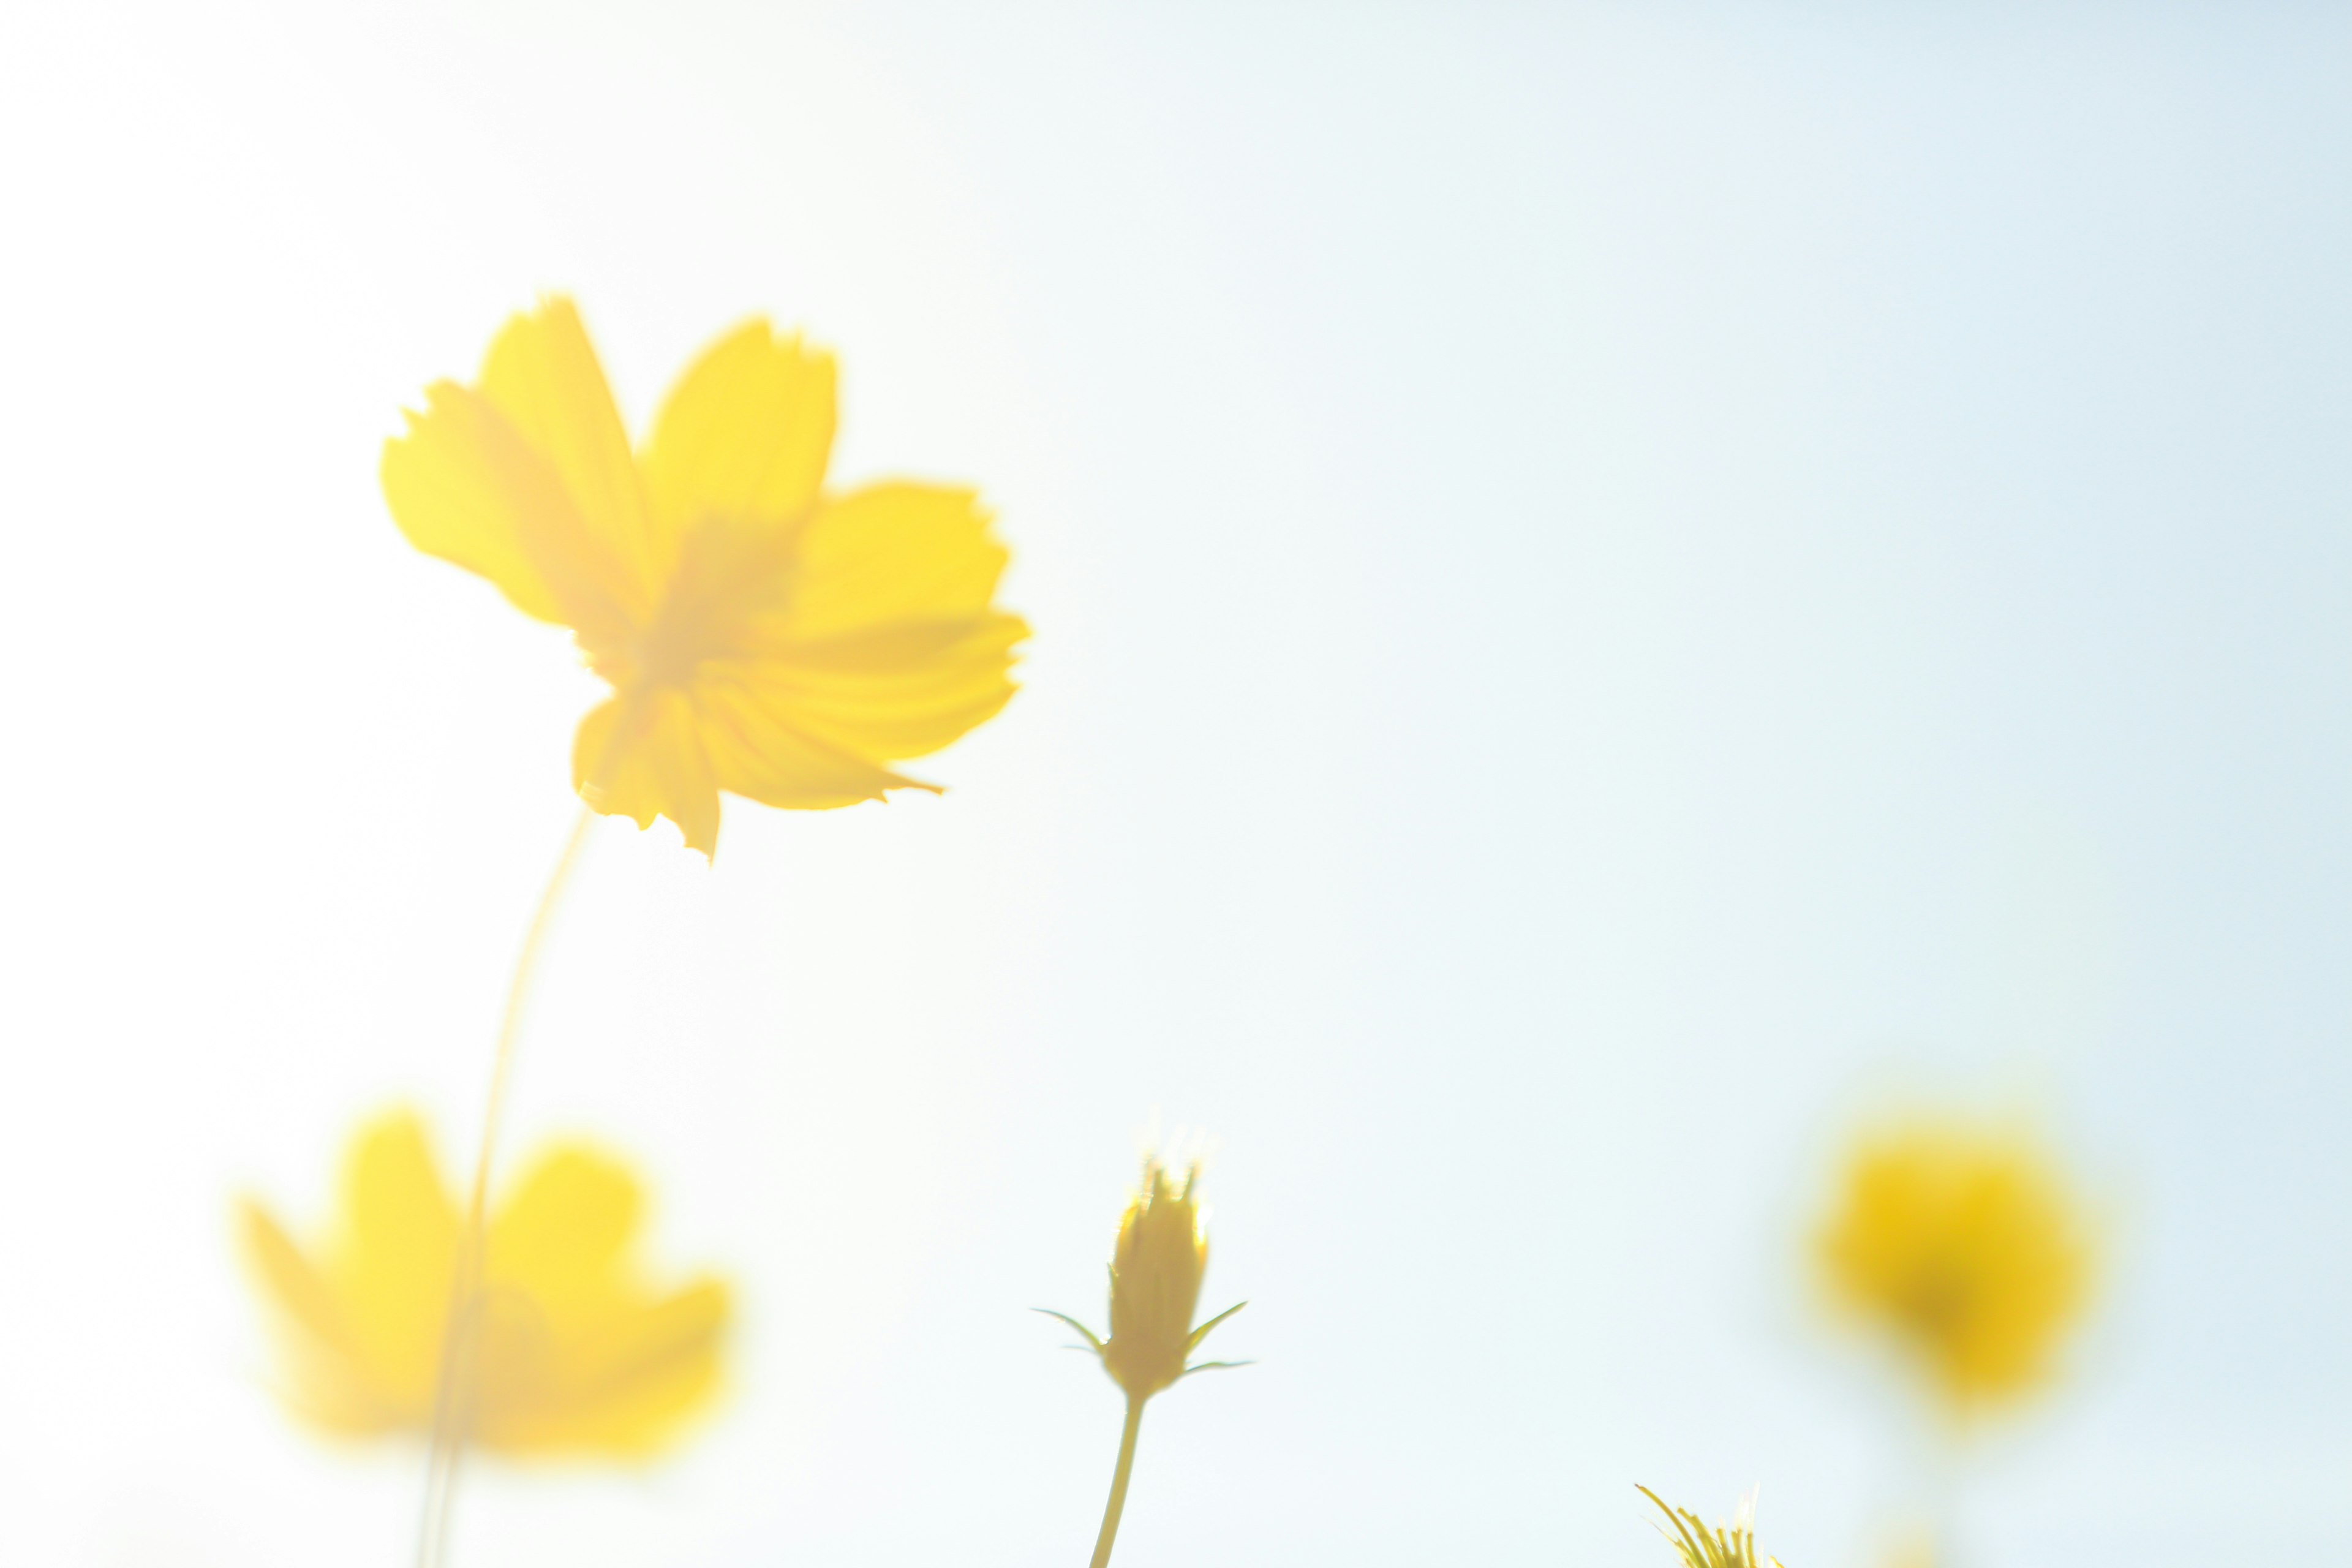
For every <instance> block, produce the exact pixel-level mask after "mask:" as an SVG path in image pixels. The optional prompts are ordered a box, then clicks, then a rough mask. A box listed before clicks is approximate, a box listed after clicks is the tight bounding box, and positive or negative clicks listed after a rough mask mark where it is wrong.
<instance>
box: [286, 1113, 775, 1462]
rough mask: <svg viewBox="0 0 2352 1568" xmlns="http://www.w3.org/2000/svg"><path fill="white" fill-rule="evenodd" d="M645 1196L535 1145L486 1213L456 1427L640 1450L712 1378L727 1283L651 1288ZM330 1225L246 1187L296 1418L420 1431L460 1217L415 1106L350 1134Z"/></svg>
mask: <svg viewBox="0 0 2352 1568" xmlns="http://www.w3.org/2000/svg"><path fill="white" fill-rule="evenodd" d="M643 1205H644V1199H643V1196H642V1194H641V1193H640V1191H639V1188H638V1185H637V1183H636V1180H635V1177H633V1176H632V1175H631V1174H630V1173H629V1171H628V1169H627V1168H626V1167H625V1166H624V1165H622V1164H621V1163H619V1162H617V1161H616V1160H614V1159H613V1158H612V1157H610V1156H609V1155H605V1154H602V1153H599V1152H595V1151H594V1150H593V1149H588V1148H584V1147H567V1148H560V1149H557V1150H555V1151H553V1152H550V1153H548V1154H547V1155H546V1156H545V1157H543V1158H542V1159H541V1161H540V1162H539V1163H537V1164H536V1165H535V1166H533V1167H532V1168H531V1169H530V1171H529V1172H528V1173H526V1174H525V1175H524V1176H523V1178H522V1180H521V1181H520V1183H519V1184H517V1186H516V1188H515V1190H514V1192H513V1193H512V1194H511V1195H510V1196H509V1197H508V1198H507V1200H506V1202H505V1203H504V1204H503V1205H501V1206H500V1207H499V1210H498V1212H497V1213H496V1214H495V1215H493V1217H492V1218H491V1221H490V1224H489V1230H488V1244H487V1249H486V1250H487V1257H486V1264H485V1268H486V1271H487V1285H486V1287H485V1289H484V1291H483V1297H482V1301H481V1303H480V1307H479V1316H478V1320H477V1321H478V1338H477V1342H476V1345H475V1353H474V1355H473V1356H472V1357H471V1358H470V1359H471V1362H472V1364H471V1366H469V1367H464V1368H461V1369H460V1372H459V1376H460V1379H461V1382H462V1383H463V1384H464V1386H463V1387H461V1389H460V1390H459V1392H458V1394H457V1399H458V1403H459V1407H460V1408H461V1409H463V1410H465V1411H466V1412H467V1415H468V1416H469V1417H470V1419H469V1422H468V1430H467V1438H468V1440H469V1441H473V1442H478V1443H479V1444H481V1445H482V1446H483V1447H487V1448H490V1449H492V1450H495V1451H497V1452H499V1453H503V1454H507V1455H509V1456H513V1457H573V1458H647V1457H650V1456H652V1455H654V1454H656V1453H657V1452H659V1451H660V1450H661V1449H662V1448H663V1447H666V1446H667V1445H668V1444H669V1443H670V1442H671V1440H672V1439H673V1438H674V1437H675V1436H677V1433H678V1431H679V1429H680V1427H681V1426H683V1425H684V1423H685V1422H686V1421H687V1420H688V1418H689V1417H691V1416H692V1415H695V1414H697V1413H698V1411H700V1410H702V1409H703V1408H705V1407H706V1406H707V1405H709V1402H710V1399H711V1397H712V1395H713V1394H714V1393H715V1392H716V1390H717V1388H718V1384H719V1356H720V1348H721V1343H722V1341H723V1340H724V1337H725V1334H726V1330H727V1321H728V1292H727V1289H726V1287H725V1286H724V1285H722V1284H719V1282H717V1281H715V1280H709V1279H704V1280H699V1281H697V1282H695V1283H692V1284H689V1285H688V1286H687V1287H685V1288H684V1289H677V1290H672V1291H657V1290H654V1289H649V1288H648V1287H647V1286H646V1283H645V1281H644V1279H642V1277H641V1271H640V1269H639V1268H638V1266H637V1261H636V1258H635V1240H636V1235H637V1226H638V1220H639V1215H640V1211H641V1209H642V1208H643ZM341 1208H342V1212H341V1223H340V1226H339V1228H338V1229H337V1230H336V1231H335V1232H334V1233H333V1234H332V1235H331V1236H329V1237H327V1238H326V1239H325V1241H324V1242H323V1244H322V1245H320V1246H319V1247H315V1248H312V1249H310V1250H307V1251H306V1250H305V1249H304V1248H302V1247H298V1246H297V1245H296V1244H295V1243H294V1242H293V1241H292V1240H291V1239H289V1237H288V1236H287V1234H286V1232H285V1231H284V1230H283V1229H282V1228H281V1227H280V1226H278V1222H277V1221H276V1220H275V1219H273V1218H272V1217H270V1215H268V1212H266V1211H265V1210H264V1209H262V1208H261V1206H260V1205H257V1204H256V1203H253V1202H251V1201H247V1203H245V1204H244V1205H242V1220H243V1229H244V1240H245V1245H246V1250H247V1257H248V1258H249V1260H250V1261H251V1263H252V1265H253V1267H254V1270H255V1273H256V1275H257V1279H258V1281H259V1283H260V1285H261V1287H262V1289H263V1291H264V1293H265V1294H266V1296H267V1297H268V1300H269V1301H270V1303H271V1305H272V1306H274V1307H275V1308H276V1309H277V1315H278V1318H279V1320H280V1322H279V1327H280V1328H281V1330H282V1334H281V1341H282V1347H283V1350H284V1352H285V1355H284V1360H285V1368H286V1376H287V1385H286V1388H285V1394H286V1398H287V1401H288V1403H289V1405H290V1406H291V1407H292V1408H293V1409H294V1411H295V1412H296V1414H298V1415H300V1416H301V1417H303V1418H304V1419H305V1420H306V1421H308V1422H310V1424H311V1425H313V1426H316V1427H318V1428H319V1429H320V1430H322V1431H324V1432H327V1433H331V1434H333V1435H337V1436H348V1437H374V1436H388V1435H392V1434H397V1433H413V1434H415V1435H417V1436H427V1435H429V1434H430V1433H431V1432H432V1430H433V1421H434V1402H435V1392H436V1384H437V1383H438V1380H439V1377H440V1373H441V1356H442V1342H443V1336H444V1332H445V1330H446V1326H447V1324H448V1321H449V1319H450V1316H451V1309H450V1294H451V1290H452V1289H453V1286H454V1283H455V1279H456V1270H457V1253H458V1240H459V1233H460V1227H461V1219H460V1215H459V1210H458V1206H457V1204H456V1202H455V1201H453V1200H452V1198H451V1196H450V1194H449V1192H448V1190H447V1188H446V1187H445V1186H444V1185H443V1184H442V1181H441V1176H440V1173H439V1172H438V1171H437V1170H436V1167H435V1163H434V1160H433V1154H432V1151H431V1149H430V1148H429V1146H428V1145H427V1142H426V1140H425V1129H424V1126H423V1124H422V1122H420V1121H418V1119H417V1118H416V1116H415V1114H413V1113H411V1112H407V1111H395V1112H393V1113H392V1114H389V1115H387V1116H384V1117H382V1118H380V1119H379V1120H377V1121H374V1122H373V1123H371V1124H370V1125H368V1126H366V1127H364V1128H363V1129H362V1131H361V1132H360V1134H359V1136H358V1138H357V1139H356V1140H355V1141H354V1142H353V1143H352V1149H351V1152H350V1155H349V1157H348V1163H346V1165H345V1168H344V1172H343V1184H342V1205H341Z"/></svg>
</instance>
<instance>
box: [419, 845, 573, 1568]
mask: <svg viewBox="0 0 2352 1568" xmlns="http://www.w3.org/2000/svg"><path fill="white" fill-rule="evenodd" d="M595 820H596V813H595V811H594V809H593V807H590V806H586V805H583V806H582V807H581V808H580V817H579V820H578V821H576V822H574V823H573V824H572V836H571V837H569V838H567V839H565V840H564V844H563V854H562V857H561V858H558V859H557V861H556V862H555V871H554V874H553V875H551V876H550V877H549V878H548V879H547V890H546V891H544V892H542V893H541V894H540V896H539V909H538V911H537V912H536V913H534V914H533V915H532V916H531V919H530V931H527V932H526V933H525V934H524V936H523V939H522V951H521V952H520V953H519V954H517V955H516V958H515V967H514V978H513V980H512V981H511V982H510V983H509V985H508V987H507V1005H506V1014H505V1016H504V1017H502V1018H501V1019H500V1020H499V1043H498V1051H497V1054H496V1056H495V1057H493V1058H492V1059H491V1063H490V1093H489V1101H488V1105H487V1106H486V1107H485V1109H484V1110H483V1112H482V1142H481V1147H480V1148H479V1149H478V1151H477V1152H475V1155H474V1181H473V1185H472V1187H471V1189H470V1190H469V1191H468V1193H467V1199H466V1224H465V1227H464V1229H462V1230H461V1231H459V1233H458V1237H457V1268H456V1273H455V1278H454V1279H452V1281H451V1283H450V1290H449V1316H448V1321H447V1322H446V1325H445V1329H444V1331H443V1333H442V1336H441V1369H440V1373H439V1376H438V1378H437V1380H436V1383H435V1384H434V1389H433V1448H432V1452H431V1453H430V1454H429V1455H428V1456H427V1457H426V1459H425V1503H424V1508H423V1510H422V1517H421V1518H420V1519H419V1520H418V1521H417V1529H416V1568H442V1565H443V1564H445V1563H447V1562H448V1560H449V1519H450V1502H451V1500H452V1498H453V1497H454V1495H455V1493H456V1490H457V1465H458V1461H459V1459H460V1458H462V1457H463V1456H464V1454H465V1450H466V1438H467V1433H468V1431H469V1429H470V1428H471V1427H472V1426H473V1415H474V1411H473V1401H474V1396H475V1394H476V1392H477V1391H476V1388H475V1384H474V1379H473V1376H472V1373H473V1372H474V1371H475V1366H474V1363H475V1357H476V1352H478V1349H479V1344H478V1341H479V1339H480V1336H481V1329H482V1307H483V1299H482V1298H483V1289H482V1287H483V1284H484V1267H485V1263H486V1258H485V1257H484V1254H485V1252H486V1250H487V1242H488V1226H487V1224H486V1215H487V1213H488V1207H489V1196H490V1167H491V1164H492V1163H493V1161H494V1159H495V1157H496V1155H497V1153H498V1146H499V1122H500V1121H502V1120H503V1119H504V1117H505V1114H506V1103H507V1089H508V1085H509V1082H510V1081H511V1080H512V1079H513V1077H514V1060H515V1045H516V1042H517V1041H518V1040H519V1039H520V1037H521V1034H522V1016H523V1004H524V1002H525V1001H526V1000H527V999H528V998H529V996H530V982H531V976H532V974H533V973H534V972H535V971H536V970H537V969H538V967H539V955H540V950H541V948H543V947H544V946H546V944H547V932H548V929H549V928H550V927H551V926H552V925H553V924H554V921H555V906H556V904H557V903H558V902H559V901H560V900H561V899H562V894H563V889H564V885H565V884H566V883H567V882H569V881H570V880H571V879H572V868H573V867H575V866H577V865H578V864H579V861H580V853H581V851H582V849H583V848H584V847H586V846H587V843H588V829H589V828H590V827H591V826H593V824H594V823H595Z"/></svg>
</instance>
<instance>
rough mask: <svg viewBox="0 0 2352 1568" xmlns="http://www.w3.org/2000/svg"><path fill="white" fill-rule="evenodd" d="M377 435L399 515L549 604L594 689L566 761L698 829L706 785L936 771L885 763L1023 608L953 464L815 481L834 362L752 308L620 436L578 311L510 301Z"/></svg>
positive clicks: (519, 601)
mask: <svg viewBox="0 0 2352 1568" xmlns="http://www.w3.org/2000/svg"><path fill="white" fill-rule="evenodd" d="M833 434H834V362H833V360H832V357H831V356H830V355H828V354H825V353H820V352H817V351H815V350H813V349H810V348H808V347H806V346H804V345H803V343H802V342H801V340H800V339H799V338H798V337H796V336H793V337H781V338H780V337H778V336H776V335H775V333H774V332H773V331H771V329H770V328H769V326H768V324H767V323H766V322H765V321H751V322H749V323H747V324H746V325H744V326H741V327H739V328H737V329H736V330H735V331H732V332H730V333H729V334H728V335H727V336H725V337H723V338H721V339H720V340H719V342H717V343H716V344H714V345H713V346H712V347H711V348H710V349H709V350H708V351H707V352H706V353H704V354H703V355H702V357H701V358H700V359H698V360H697V361H696V362H695V363H693V364H692V365H691V366H689V367H688V370H687V373H686V374H685V376H684V377H683V378H682V379H681V380H680V381H679V382H678V384H677V386H676V387H675V388H674V389H673V390H672V391H671V393H670V395H669V399H668V401H667V403H666V404H664V405H663V406H662V409H661V412H660V414H659V415H658V416H657V417H656V419H655V420H654V424H653V428H652V432H651V434H650V435H649V436H648V437H647V438H646V442H645V444H644V446H643V447H642V448H640V449H637V450H634V451H633V450H632V449H631V447H630V445H629V439H628V435H627V433H626V431H625V429H624V427H623V426H622V422H621V416H620V414H619V412H618V411H617V409H616V408H615V407H614V403H613V397H612V394H611V393H610V391H609V390H608V389H607V388H606V386H605V383H604V372H603V370H602V369H601V368H600V367H599V365H598V363H597V360H596V353H595V350H594V349H593V347H591V346H590V343H589V341H588V336H587V333H586V331H584V330H583V328H582V326H581V324H580V318H579V316H578V314H577V313H576V312H575V311H574V310H573V309H572V305H571V303H570V302H569V301H568V300H562V299H551V300H546V301H544V302H542V303H541V305H540V307H539V308H538V309H537V310H532V311H530V312H529V313H527V314H521V315H518V316H516V317H515V318H514V319H513V320H511V321H509V322H508V323H507V325H506V327H505V329H504V330H503V331H500V332H499V335H498V337H497V339H496V340H495V341H494V342H492V343H491V345H490V350H489V354H488V358H487V359H485V361H484V362H483V364H482V371H481V374H480V375H479V376H478V378H477V379H476V382H475V384H473V385H472V386H460V385H458V384H456V383H454V382H449V381H442V382H436V383H435V384H433V385H432V386H431V387H429V388H427V389H426V391H425V411H424V412H423V413H421V414H420V413H411V414H409V415H408V428H407V432H406V434H404V435H403V436H400V437H394V439H393V440H391V441H389V442H387V443H386V444H385V447H384V453H383V476H382V477H383V493H384V498H385V500H387V501H388V502H389V503H390V505H391V508H392V514H393V517H394V521H397V522H398V523H399V525H400V528H401V531H403V532H404V533H405V534H406V535H407V536H408V539H409V542H411V543H413V544H415V546H416V547H417V548H418V549H419V550H422V551H424V552H425V553H427V554H429V555H436V556H439V557H441V558H442V559H443V560H446V561H450V562H454V563H457V565H460V566H463V567H465V568H467V570H469V571H472V572H476V573H478V574H481V575H482V576H484V577H487V578H488V579H489V581H490V582H491V583H493V584H496V585H497V586H498V587H499V590H500V591H501V592H503V593H504V594H505V595H506V596H507V597H508V598H509V600H511V601H513V603H514V604H515V605H516V607H518V608H519V609H521V610H522V611H524V612H525V613H526V614H528V615H531V616H537V617H539V618H540V619H541V620H545V621H551V622H554V623H556V624H558V625H561V626H569V627H571V628H572V632H573V633H574V634H575V636H576V637H577V640H578V642H579V645H580V647H581V649H582V651H583V653H584V654H585V655H586V657H587V659H588V662H589V664H590V666H591V667H592V668H594V670H595V671H596V673H597V674H599V675H601V676H603V677H604V679H606V680H608V681H610V682H611V683H612V686H613V695H612V697H611V698H610V699H609V700H606V701H605V702H604V704H603V705H602V706H601V707H598V708H597V709H596V710H593V712H591V713H590V714H589V715H588V716H587V717H586V718H585V719H584V720H583V721H582V722H581V726H580V731H579V735H578V738H577V740H576V741H575V742H574V743H573V748H572V779H573V783H574V784H576V785H577V786H578V787H579V789H580V791H581V793H582V794H583V795H584V796H585V797H586V798H587V800H588V801H589V803H590V804H591V805H593V806H595V807H596V809H597V810H599V811H602V812H604V813H607V814H608V815H618V816H629V817H633V818H635V821H636V823H637V825H638V826H640V827H644V826H651V824H652V822H653V819H654V818H655V817H656V816H667V817H668V818H669V819H670V820H671V821H672V822H674V823H676V824H677V826H678V828H679V829H680V831H681V832H683V833H684V835H685V837H686V842H687V843H688V845H689V846H691V847H694V848H696V849H699V850H701V851H702V852H703V853H704V854H705V855H709V854H710V853H711V851H712V850H713V849H714V848H715V847H716V846H717V844H718V839H719V792H720V791H721V790H726V791H730V792H731V793H733V794H735V795H742V796H744V797H746V798H747V799H751V800H756V801H761V802H762V803H764V804H766V805H776V806H787V807H795V808H802V809H822V808H825V807H831V806H840V805H852V804H854V803H856V802H858V801H864V800H878V799H881V798H882V797H883V795H884V793H885V792H886V791H888V790H892V789H900V788H917V789H935V788H936V786H934V785H930V784H918V783H917V782H916V781H914V780H912V779H908V778H905V777H902V776H901V775H899V774H898V773H894V772H892V771H891V769H890V766H889V764H891V763H897V762H901V761H904V760H906V759H908V758H910V757H920V756H925V755H928V754H929V753H930V752H936V751H938V750H940V748H941V747H943V746H945V745H947V744H948V743H949V742H952V741H954V740H955V739H956V738H957V737H958V736H960V735H961V734H963V733H964V732H965V731H968V730H970V729H971V728H972V727H973V726H974V725H976V724H979V723H981V722H982V721H984V720H986V719H987V718H989V717H990V716H991V715H992V714H993V713H995V712H996V711H997V710H999V709H1000V708H1002V707H1003V706H1004V704H1005V702H1006V701H1007V700H1009V699H1010V698H1011V696H1012V694H1013V683H1012V680H1011V679H1010V677H1009V673H1008V672H1009V671H1010V669H1011V668H1012V664H1013V647H1014V645H1015V644H1017V643H1019V642H1020V641H1022V640H1023V639H1024V637H1027V636H1028V627H1027V626H1026V625H1025V624H1024V623H1023V621H1022V620H1021V619H1020V617H1018V616H1012V615H1008V614H1005V613H1003V612H1002V611H1000V610H998V609H996V608H995V607H994V604H993V601H994V596H995V592H996V583H997V578H998V576H999V575H1000V574H1002V573H1003V569H1004V564H1005V559H1006V557H1005V551H1004V548H1003V545H1001V544H999V543H997V542H996V541H995V539H994V538H993V537H992V535H991V533H990V531H989V517H988V513H987V512H986V510H984V509H982V506H981V505H980V502H979V500H978V498H977V497H976V496H975V495H974V493H973V492H972V491H971V490H970V489H962V488H958V487H953V486H942V485H930V484H917V483H912V482H906V481H894V482H890V483H886V484H877V485H871V486H868V487H866V488H864V489H856V490H851V491H848V492H846V493H842V492H835V491H829V490H827V489H825V488H824V479H825V467H826V462H827V459H828V458H829V456H830V453H831V450H832V446H833Z"/></svg>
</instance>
